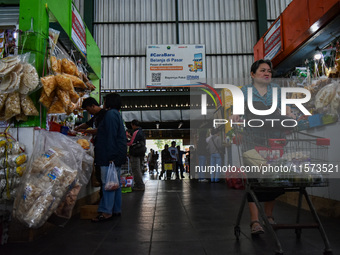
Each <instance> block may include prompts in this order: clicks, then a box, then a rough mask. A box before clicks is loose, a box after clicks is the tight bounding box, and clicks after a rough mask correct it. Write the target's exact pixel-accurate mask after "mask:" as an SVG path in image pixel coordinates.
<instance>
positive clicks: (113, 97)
mask: <svg viewBox="0 0 340 255" xmlns="http://www.w3.org/2000/svg"><path fill="white" fill-rule="evenodd" d="M104 102H105V107H106V108H107V109H116V110H118V111H119V110H120V109H121V108H122V98H121V97H120V95H119V94H117V93H110V94H107V95H106V96H105V97H104Z"/></svg>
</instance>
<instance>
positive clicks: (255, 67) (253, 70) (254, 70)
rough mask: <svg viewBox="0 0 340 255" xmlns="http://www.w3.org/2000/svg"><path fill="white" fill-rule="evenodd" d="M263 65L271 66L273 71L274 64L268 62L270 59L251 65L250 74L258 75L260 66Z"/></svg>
mask: <svg viewBox="0 0 340 255" xmlns="http://www.w3.org/2000/svg"><path fill="white" fill-rule="evenodd" d="M261 64H267V65H269V67H270V69H273V64H272V62H271V61H270V60H268V59H259V60H257V61H255V62H254V63H253V64H252V65H251V68H250V72H252V73H256V71H257V69H259V66H260V65H261Z"/></svg>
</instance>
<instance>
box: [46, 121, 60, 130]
mask: <svg viewBox="0 0 340 255" xmlns="http://www.w3.org/2000/svg"><path fill="white" fill-rule="evenodd" d="M61 127H62V126H61V125H60V124H58V123H56V122H54V121H50V122H49V131H53V132H60V130H61Z"/></svg>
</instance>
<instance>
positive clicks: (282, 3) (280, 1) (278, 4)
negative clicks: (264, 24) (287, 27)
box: [266, 0, 293, 20]
mask: <svg viewBox="0 0 340 255" xmlns="http://www.w3.org/2000/svg"><path fill="white" fill-rule="evenodd" d="M292 1H293V0H267V1H266V3H267V18H268V19H269V20H275V19H277V18H278V17H279V16H280V14H281V13H282V12H283V11H284V10H285V9H286V7H287V6H288V5H289V4H290V2H292Z"/></svg>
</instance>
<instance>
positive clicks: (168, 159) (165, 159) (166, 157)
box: [159, 144, 171, 179]
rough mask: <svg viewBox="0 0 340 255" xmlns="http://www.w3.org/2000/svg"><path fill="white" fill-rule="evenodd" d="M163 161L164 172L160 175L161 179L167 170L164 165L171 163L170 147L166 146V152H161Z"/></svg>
mask: <svg viewBox="0 0 340 255" xmlns="http://www.w3.org/2000/svg"><path fill="white" fill-rule="evenodd" d="M161 160H162V172H161V174H160V175H159V179H161V178H162V176H163V174H164V172H165V168H164V165H165V164H166V163H169V162H171V155H170V152H169V145H167V144H166V145H164V150H162V152H161Z"/></svg>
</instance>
